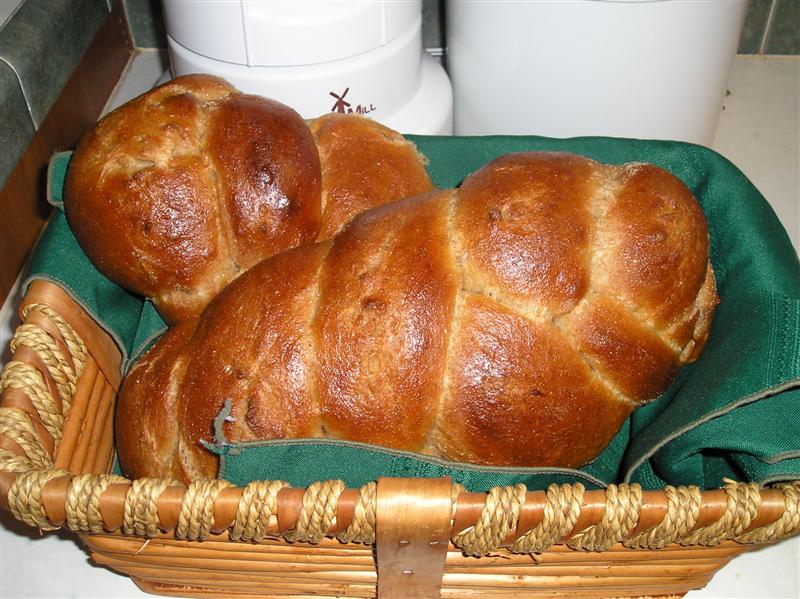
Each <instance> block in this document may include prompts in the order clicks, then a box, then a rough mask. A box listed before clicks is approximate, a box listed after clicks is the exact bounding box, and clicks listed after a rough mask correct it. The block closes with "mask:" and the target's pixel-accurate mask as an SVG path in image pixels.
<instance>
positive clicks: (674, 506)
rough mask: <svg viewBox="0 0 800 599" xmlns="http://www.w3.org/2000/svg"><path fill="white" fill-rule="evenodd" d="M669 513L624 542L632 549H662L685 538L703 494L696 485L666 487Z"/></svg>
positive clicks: (694, 519)
mask: <svg viewBox="0 0 800 599" xmlns="http://www.w3.org/2000/svg"><path fill="white" fill-rule="evenodd" d="M664 493H665V495H666V496H667V514H666V515H665V516H664V519H663V520H662V521H661V522H660V523H659V524H657V525H656V526H654V527H652V528H650V529H649V530H645V531H642V532H640V533H639V534H638V535H636V536H635V537H632V538H630V539H628V540H627V541H624V542H623V545H625V546H626V547H630V548H631V549H661V548H663V547H666V546H667V545H669V544H671V543H677V542H678V541H680V540H681V539H684V538H685V537H686V536H687V535H688V534H689V531H690V530H692V529H693V528H694V525H695V523H696V522H697V516H698V515H699V513H700V504H701V503H702V500H703V496H702V494H701V493H700V489H699V488H697V487H695V486H690V487H679V488H675V487H672V486H667V487H665V488H664Z"/></svg>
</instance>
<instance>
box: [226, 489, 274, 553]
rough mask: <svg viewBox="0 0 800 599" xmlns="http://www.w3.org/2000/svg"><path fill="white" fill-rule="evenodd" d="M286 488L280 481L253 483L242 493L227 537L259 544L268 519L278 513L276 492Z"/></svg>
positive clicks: (263, 535) (264, 532)
mask: <svg viewBox="0 0 800 599" xmlns="http://www.w3.org/2000/svg"><path fill="white" fill-rule="evenodd" d="M286 486H288V483H285V482H283V481H282V480H274V481H269V480H262V481H253V482H251V483H250V484H248V485H247V486H246V487H245V488H244V489H243V491H242V497H241V498H240V499H239V505H238V506H237V509H236V517H235V519H234V521H233V526H232V527H231V530H230V533H229V536H230V538H231V539H232V540H234V541H251V542H253V543H259V542H261V540H263V539H264V537H265V536H266V531H267V527H268V526H269V522H270V519H271V518H272V517H273V516H277V513H278V491H280V490H281V489H283V488H284V487H286Z"/></svg>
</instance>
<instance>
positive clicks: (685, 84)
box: [446, 0, 747, 145]
mask: <svg viewBox="0 0 800 599" xmlns="http://www.w3.org/2000/svg"><path fill="white" fill-rule="evenodd" d="M746 6H747V3H746V2H745V1H744V0H570V1H556V0H539V1H535V2H534V1H528V2H507V1H478V0H448V2H447V12H446V14H447V65H448V70H449V73H450V78H451V80H452V82H453V90H454V96H455V132H456V134H457V135H481V134H492V133H510V134H535V135H546V136H551V137H573V136H579V135H610V136H619V137H638V138H653V139H677V140H683V141H691V142H696V143H701V144H705V145H711V143H712V141H713V138H714V131H715V130H716V126H717V121H718V119H719V115H720V113H721V110H722V102H723V98H724V96H725V91H726V85H727V82H728V75H729V74H730V69H731V65H732V63H733V59H734V57H735V56H736V48H737V44H738V41H739V32H740V30H741V27H742V21H743V19H744V13H745V9H746Z"/></svg>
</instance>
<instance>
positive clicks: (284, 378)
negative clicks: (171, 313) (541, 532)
mask: <svg viewBox="0 0 800 599" xmlns="http://www.w3.org/2000/svg"><path fill="white" fill-rule="evenodd" d="M716 302H717V298H716V292H715V282H714V274H713V271H712V269H711V265H710V263H709V261H708V234H707V231H706V225H705V219H704V216H703V213H702V212H701V210H700V207H699V206H698V204H697V202H696V201H695V199H694V197H693V196H692V194H691V192H690V191H689V190H688V189H687V188H686V187H685V186H684V185H683V184H682V183H681V182H680V181H679V180H678V179H677V178H675V177H674V176H672V175H671V174H669V173H667V172H665V171H663V170H661V169H659V168H656V167H654V166H650V165H646V164H628V165H624V166H605V165H601V164H598V163H596V162H593V161H591V160H588V159H585V158H581V157H578V156H572V155H568V154H547V153H527V154H516V155H508V156H505V157H501V158H498V159H497V160H495V161H493V162H492V163H490V164H489V165H487V166H486V167H484V168H483V169H481V170H480V171H478V172H476V173H474V174H473V175H471V176H470V177H468V178H467V179H466V180H465V182H464V183H463V185H462V186H461V187H460V189H458V190H450V191H440V192H432V193H428V194H424V195H420V196H417V197H414V198H410V199H407V200H403V201H400V202H397V203H394V204H391V205H387V206H383V207H381V208H377V209H374V210H370V211H369V212H366V213H364V214H362V215H360V216H359V217H357V218H356V219H355V220H354V221H353V222H352V223H351V224H350V225H349V226H348V227H346V228H345V229H344V230H343V231H342V232H341V233H339V235H337V236H336V237H335V238H334V239H333V240H332V241H329V242H325V243H318V244H315V245H310V246H305V247H302V248H297V249H294V250H291V251H288V252H285V253H283V254H279V255H277V256H275V257H273V258H270V259H268V260H265V261H264V262H262V263H261V264H259V265H258V266H256V267H255V268H253V269H251V270H250V271H249V272H248V273H246V274H245V275H243V276H242V277H240V278H239V279H238V280H237V281H235V282H234V283H232V284H231V285H230V286H228V287H227V288H226V289H225V290H224V291H223V292H222V293H221V294H220V295H219V296H218V297H217V298H216V299H215V300H214V301H213V302H212V303H211V304H210V305H209V307H208V309H207V310H206V312H205V313H204V315H203V318H202V319H200V320H199V321H198V322H196V323H192V322H187V323H183V324H181V325H180V326H179V327H176V328H174V329H172V330H171V331H170V332H169V333H168V334H167V335H166V336H165V337H163V338H162V339H161V340H159V342H158V343H157V344H156V345H155V346H154V347H153V348H152V349H151V350H150V351H149V352H148V353H147V354H146V355H145V356H144V357H143V358H142V359H141V360H140V361H139V362H138V363H137V364H136V365H135V366H134V368H133V369H132V371H131V372H130V374H129V375H128V377H127V380H126V381H125V384H124V386H123V390H122V392H121V395H120V403H119V409H118V414H117V416H118V420H117V449H118V452H119V459H120V463H121V465H122V467H123V469H124V470H125V471H126V472H127V474H129V475H131V476H135V477H139V476H145V475H147V476H160V475H164V474H170V475H173V476H176V477H179V478H183V479H185V480H189V479H194V478H198V477H209V476H211V477H213V476H214V475H215V474H216V470H215V469H216V467H217V461H216V457H215V456H214V455H212V454H211V453H209V452H207V451H206V450H205V449H204V448H203V447H202V446H201V444H200V441H201V440H202V439H205V440H211V439H212V438H213V434H214V432H213V427H212V423H213V421H214V419H215V417H217V416H218V414H219V413H220V411H221V410H222V409H223V407H224V405H225V403H226V402H228V401H229V402H230V405H231V408H232V410H231V414H230V418H229V419H228V420H229V421H228V422H225V424H224V433H225V435H226V437H227V439H228V440H232V441H242V440H254V439H275V438H283V437H328V438H337V439H349V440H357V441H363V442H367V443H373V444H377V445H383V446H388V447H394V448H400V449H405V450H411V451H415V452H422V453H426V454H432V455H437V456H442V457H444V458H447V459H451V460H457V461H467V462H475V463H482V464H495V465H515V466H580V465H582V464H585V463H586V462H588V461H589V460H591V459H592V458H593V457H595V456H596V455H597V454H598V453H599V452H600V451H601V450H602V449H603V448H604V447H605V446H606V444H607V443H608V442H609V441H610V439H611V438H612V436H613V435H614V434H615V433H616V432H617V430H618V429H619V427H620V425H621V423H622V422H623V421H624V420H625V418H626V417H627V416H628V415H629V414H630V413H631V411H632V410H633V409H634V408H636V407H637V406H639V405H642V404H643V403H645V402H647V401H648V400H651V399H653V398H655V397H656V396H658V395H659V394H660V393H661V392H662V391H663V390H664V389H665V388H666V387H667V385H668V384H669V383H670V381H671V380H672V379H673V377H674V376H675V374H676V371H677V370H678V368H679V367H680V365H681V364H683V363H685V362H688V361H691V360H694V359H695V358H696V357H697V355H698V354H699V352H700V351H701V349H702V347H703V345H704V343H705V341H706V338H707V336H708V331H709V327H710V322H711V317H712V314H713V311H714V307H715V305H716Z"/></svg>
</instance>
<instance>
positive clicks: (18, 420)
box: [0, 407, 53, 470]
mask: <svg viewBox="0 0 800 599" xmlns="http://www.w3.org/2000/svg"><path fill="white" fill-rule="evenodd" d="M0 435H3V436H5V437H7V438H8V439H10V440H12V441H14V443H16V444H17V445H19V446H20V447H21V448H22V450H23V451H24V452H25V455H26V457H27V458H28V459H29V460H30V461H31V463H32V464H33V465H34V466H35V467H36V468H42V469H47V468H50V467H52V465H53V458H51V457H50V454H49V453H47V451H46V450H45V448H44V447H42V443H41V441H40V440H39V436H38V435H37V434H36V429H35V428H34V426H33V422H32V421H31V417H30V415H29V414H28V413H27V412H25V411H23V410H20V409H18V408H11V407H5V408H0ZM3 470H5V467H3Z"/></svg>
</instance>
